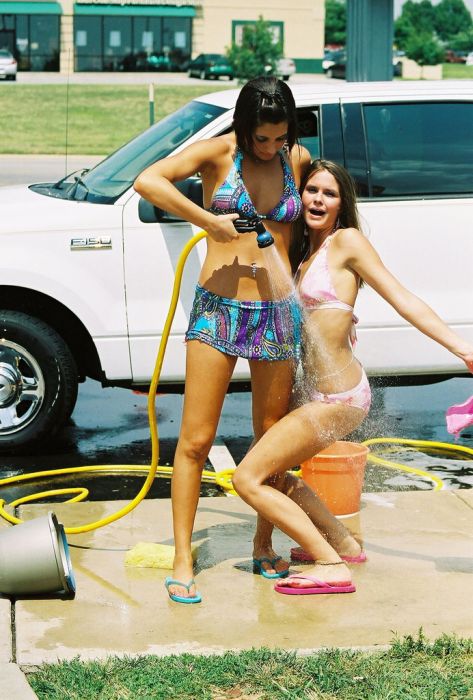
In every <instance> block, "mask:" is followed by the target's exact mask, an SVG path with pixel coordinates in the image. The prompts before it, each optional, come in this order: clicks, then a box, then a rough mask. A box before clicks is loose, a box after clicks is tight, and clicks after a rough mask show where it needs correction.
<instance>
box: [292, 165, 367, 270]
mask: <svg viewBox="0 0 473 700" xmlns="http://www.w3.org/2000/svg"><path fill="white" fill-rule="evenodd" d="M322 170H326V171H327V172H328V173H330V174H331V175H333V177H334V178H335V180H336V181H337V184H338V188H339V190H340V200H341V207H340V212H339V214H338V221H337V228H357V229H358V230H360V231H361V224H360V216H359V213H358V208H357V206H356V186H355V182H354V180H353V178H352V176H351V175H350V173H349V172H348V170H346V169H345V168H344V167H343V166H342V165H339V164H338V163H334V162H333V161H331V160H323V159H322V158H317V159H316V160H314V161H312V163H311V164H310V167H309V169H308V171H307V172H306V174H305V175H304V177H303V179H302V182H301V186H300V189H299V191H300V193H301V195H302V193H303V192H304V189H305V187H306V185H307V183H308V181H309V180H310V178H311V177H313V175H315V173H318V172H320V171H322ZM304 231H305V223H304V219H303V218H302V217H300V218H299V219H298V220H297V221H296V222H295V223H294V224H293V226H292V235H291V245H290V248H289V259H290V261H291V267H292V271H293V272H294V273H295V272H296V270H297V268H298V267H299V265H300V263H301V261H302V260H303V259H304V258H305V256H306V254H307V252H308V250H309V237H308V236H305V235H304Z"/></svg>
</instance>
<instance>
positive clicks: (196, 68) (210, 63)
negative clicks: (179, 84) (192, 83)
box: [188, 53, 233, 80]
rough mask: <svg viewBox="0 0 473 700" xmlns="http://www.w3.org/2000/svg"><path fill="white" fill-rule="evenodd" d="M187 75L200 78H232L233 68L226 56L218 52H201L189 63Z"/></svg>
mask: <svg viewBox="0 0 473 700" xmlns="http://www.w3.org/2000/svg"><path fill="white" fill-rule="evenodd" d="M188 75H189V77H190V78H192V77H194V76H195V77H196V78H200V79H201V80H209V79H218V78H228V79H229V80H232V79H233V68H232V66H231V64H230V62H229V60H228V58H227V57H226V56H224V55H223V54H220V53H201V54H200V55H199V56H197V58H194V60H193V61H191V62H190V63H189V68H188Z"/></svg>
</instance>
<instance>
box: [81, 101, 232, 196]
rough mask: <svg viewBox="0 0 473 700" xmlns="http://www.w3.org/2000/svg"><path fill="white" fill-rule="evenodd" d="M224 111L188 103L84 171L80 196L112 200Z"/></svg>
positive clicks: (219, 108) (213, 106) (201, 104)
mask: <svg viewBox="0 0 473 700" xmlns="http://www.w3.org/2000/svg"><path fill="white" fill-rule="evenodd" d="M225 111H226V110H225V109H224V108H222V107H216V106H215V105H209V104H205V103H204V102H197V101H193V102H189V103H188V104H186V105H185V106H184V107H181V109H178V110H177V111H176V112H173V113H172V114H170V115H169V116H167V117H165V118H164V119H162V120H161V121H159V122H158V123H157V124H154V125H153V126H151V127H150V128H149V129H147V130H146V131H144V132H143V133H142V134H140V135H139V136H137V137H136V138H134V139H133V140H132V141H129V142H128V143H127V144H125V145H124V146H122V147H121V148H119V149H118V150H117V151H115V152H114V153H112V154H111V155H110V156H108V158H106V159H105V160H103V161H102V162H101V163H99V164H98V165H96V166H95V167H94V168H92V170H89V171H87V172H86V173H84V174H83V175H82V178H81V184H83V186H84V187H85V188H86V189H87V194H86V196H84V197H81V198H83V199H87V200H89V201H92V202H93V201H96V202H102V203H107V202H109V203H112V202H114V201H115V200H116V199H118V197H120V195H122V194H123V193H124V192H125V191H126V190H127V189H128V188H129V187H131V185H132V184H133V182H134V180H135V179H136V178H137V177H138V175H139V174H140V173H141V171H142V170H144V169H145V168H147V167H148V165H151V164H152V163H154V162H156V161H157V160H159V159H160V158H165V157H166V156H168V155H169V154H170V153H172V152H173V151H175V150H176V148H178V147H179V146H180V145H181V144H182V143H184V141H186V140H188V139H189V138H191V137H192V136H193V135H194V134H196V133H197V132H198V131H200V130H201V129H203V128H204V127H205V126H206V125H207V124H208V123H209V122H211V121H213V120H214V119H216V118H217V117H218V116H219V115H220V114H223V112H225Z"/></svg>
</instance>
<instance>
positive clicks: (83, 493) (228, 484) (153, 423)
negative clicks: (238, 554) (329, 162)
mask: <svg viewBox="0 0 473 700" xmlns="http://www.w3.org/2000/svg"><path fill="white" fill-rule="evenodd" d="M206 236H207V232H206V231H200V232H199V233H197V234H196V235H195V236H194V237H193V238H191V239H190V240H189V241H188V242H187V243H186V245H185V246H184V248H183V249H182V252H181V255H180V256H179V260H178V262H177V265H176V274H175V278H174V285H173V290H172V296H171V303H170V306H169V311H168V315H167V317H166V321H165V324H164V328H163V334H162V337H161V342H160V344H159V349H158V354H157V357H156V364H155V368H154V372H153V376H152V379H151V384H150V389H149V394H148V419H149V426H150V434H151V464H150V465H149V467H146V466H141V465H136V464H119V465H91V466H85V467H69V468H65V469H52V470H45V471H39V472H33V473H31V474H22V475H19V476H12V477H8V478H5V479H0V487H2V486H8V485H11V484H18V483H19V482H22V481H31V480H34V479H41V478H45V477H51V476H52V475H54V476H61V475H64V474H78V473H81V472H84V473H85V472H102V473H106V474H116V473H123V472H127V473H132V472H147V476H146V480H145V482H144V483H143V486H142V487H141V489H140V491H139V492H138V493H137V495H136V496H135V497H134V498H133V500H131V501H130V502H129V503H128V504H127V505H126V506H124V507H123V508H121V509H120V510H118V511H116V512H115V513H112V514H111V515H108V516H107V517H105V518H102V519H101V520H97V521H95V522H92V523H86V524H85V525H80V526H77V527H65V532H66V534H68V535H77V534H79V533H81V532H90V531H91V530H96V529H98V528H100V527H104V525H108V524H109V523H112V522H114V521H115V520H118V519H119V518H122V517H123V516H124V515H127V514H128V513H130V511H132V510H133V509H134V508H136V506H137V505H138V504H139V503H141V501H142V500H143V499H144V498H146V496H147V494H148V492H149V490H150V488H151V485H152V483H153V481H154V479H155V477H156V476H162V477H169V476H170V475H171V474H172V470H173V468H172V467H165V466H160V465H159V435H158V426H157V420H156V411H155V400H156V390H157V387H158V383H159V377H160V375H161V369H162V365H163V360H164V353H165V350H166V345H167V341H168V337H169V333H170V330H171V325H172V322H173V319H174V315H175V312H176V307H177V302H178V299H179V291H180V287H181V280H182V274H183V270H184V265H185V263H186V261H187V258H188V256H189V253H190V251H191V250H192V248H193V247H194V246H195V245H196V244H197V243H198V242H199V241H201V240H202V239H203V238H205V237H206ZM381 443H395V444H404V445H412V446H415V447H424V448H439V449H444V450H446V451H450V452H451V451H458V452H462V453H464V454H468V455H473V450H472V449H470V448H468V447H463V446H460V445H450V444H448V443H442V442H428V441H425V440H407V439H406V440H405V439H403V438H374V439H371V440H365V442H364V443H363V444H364V445H374V444H381ZM368 461H369V462H372V463H374V464H379V465H382V466H385V467H388V468H392V469H397V470H401V471H405V472H408V473H411V474H416V475H417V476H420V477H422V478H424V479H428V480H429V481H431V482H433V484H434V491H438V490H440V489H442V488H443V487H444V484H443V482H442V480H441V479H439V478H438V477H436V476H433V475H431V474H429V473H428V472H425V471H422V470H421V469H416V468H414V467H408V466H406V465H403V464H399V463H397V462H391V461H389V460H386V459H382V458H380V457H376V456H374V455H373V454H369V455H368ZM233 471H234V470H233V469H227V470H225V471H221V472H218V473H215V472H212V471H207V470H204V471H203V474H202V480H203V481H204V482H206V483H214V484H217V485H218V486H219V487H220V488H222V489H224V490H225V491H227V492H228V493H231V494H233V495H236V492H235V491H234V490H233V485H232V474H233ZM294 473H295V474H300V472H294ZM72 494H74V496H73V497H72V498H70V499H68V500H67V501H66V503H78V502H79V501H83V500H84V499H85V498H87V496H88V495H89V491H88V489H87V488H84V487H80V486H78V487H72V488H62V489H51V490H48V491H41V492H40V493H35V494H31V495H29V496H23V497H22V498H18V499H16V500H15V501H12V502H11V503H9V504H6V502H5V500H4V499H0V517H2V518H3V519H4V520H7V521H8V522H9V523H11V524H12V525H18V524H19V523H21V522H23V521H22V520H20V519H19V518H16V517H15V516H14V515H11V514H10V513H8V512H7V510H6V509H5V508H6V507H8V508H15V507H16V506H19V505H22V504H24V503H30V502H31V501H36V500H39V499H42V498H49V497H51V496H61V495H72Z"/></svg>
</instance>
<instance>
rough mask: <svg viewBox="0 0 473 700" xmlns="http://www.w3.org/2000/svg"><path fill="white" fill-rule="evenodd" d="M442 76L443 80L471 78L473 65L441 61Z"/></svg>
mask: <svg viewBox="0 0 473 700" xmlns="http://www.w3.org/2000/svg"><path fill="white" fill-rule="evenodd" d="M442 78H443V79H444V80H471V79H472V78H473V66H465V64H464V63H443V64H442Z"/></svg>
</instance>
